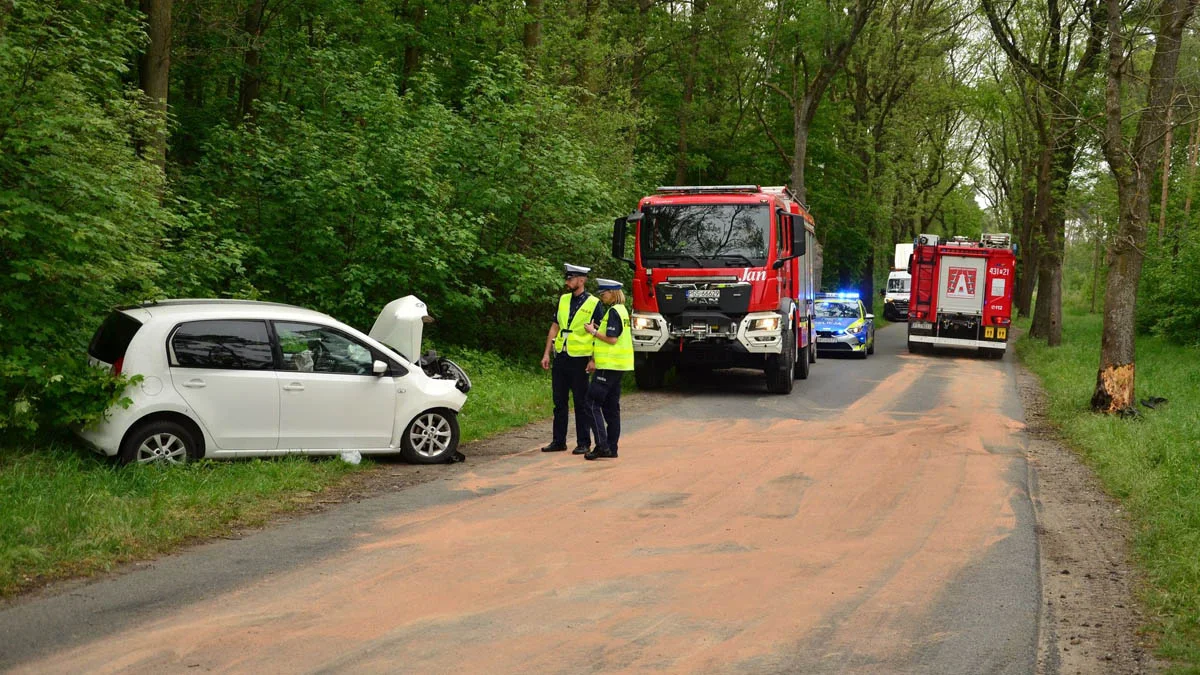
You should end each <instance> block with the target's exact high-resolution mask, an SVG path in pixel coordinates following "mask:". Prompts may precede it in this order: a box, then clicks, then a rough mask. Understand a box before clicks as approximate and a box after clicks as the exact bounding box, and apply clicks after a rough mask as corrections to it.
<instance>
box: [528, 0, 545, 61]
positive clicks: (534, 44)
mask: <svg viewBox="0 0 1200 675" xmlns="http://www.w3.org/2000/svg"><path fill="white" fill-rule="evenodd" d="M542 5H543V0H525V13H526V14H528V17H527V18H526V20H525V40H524V43H523V45H524V47H525V63H526V64H527V65H528V66H529V68H530V69H532V68H533V67H534V66H536V65H537V58H538V52H539V51H541V48H542Z"/></svg>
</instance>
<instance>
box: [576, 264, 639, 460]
mask: <svg viewBox="0 0 1200 675" xmlns="http://www.w3.org/2000/svg"><path fill="white" fill-rule="evenodd" d="M596 285H597V286H598V287H599V289H600V301H601V302H603V303H604V304H605V305H606V306H607V307H606V309H605V310H604V318H603V319H602V320H601V321H600V323H599V325H597V324H595V323H589V324H588V325H587V332H588V334H589V335H592V336H593V337H595V338H596V344H595V345H594V347H593V350H592V362H591V363H589V364H588V370H589V371H594V374H593V375H592V383H591V385H590V386H589V387H588V408H589V409H590V411H591V414H592V427H593V428H592V432H593V433H594V434H595V436H596V447H595V448H593V449H592V451H591V452H589V453H587V454H585V455H584V456H583V458H584V459H600V458H601V457H607V458H611V459H616V457H617V442H618V441H619V440H620V439H621V380H622V378H623V377H624V375H625V373H627V372H629V371H631V370H633V334H632V333H631V332H630V330H629V310H628V309H626V308H625V294H624V293H623V292H622V291H621V282H619V281H613V280H612V279H597V280H596Z"/></svg>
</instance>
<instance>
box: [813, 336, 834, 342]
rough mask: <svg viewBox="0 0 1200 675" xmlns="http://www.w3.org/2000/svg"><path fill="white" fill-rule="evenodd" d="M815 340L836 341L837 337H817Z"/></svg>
mask: <svg viewBox="0 0 1200 675" xmlns="http://www.w3.org/2000/svg"><path fill="white" fill-rule="evenodd" d="M817 342H837V338H823V337H819V338H817Z"/></svg>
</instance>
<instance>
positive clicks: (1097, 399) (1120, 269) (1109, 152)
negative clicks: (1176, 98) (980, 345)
mask: <svg viewBox="0 0 1200 675" xmlns="http://www.w3.org/2000/svg"><path fill="white" fill-rule="evenodd" d="M1197 1H1198V0H1164V2H1162V3H1161V5H1160V9H1159V11H1158V12H1157V16H1158V18H1159V26H1158V30H1157V31H1156V36H1155V40H1154V59H1153V61H1152V62H1151V65H1150V73H1149V81H1148V86H1147V89H1146V105H1145V106H1144V107H1143V108H1142V109H1141V112H1140V114H1139V117H1138V122H1137V131H1136V133H1135V134H1134V138H1133V143H1132V145H1129V144H1127V142H1126V139H1125V137H1124V134H1123V133H1122V122H1123V121H1124V110H1123V107H1122V102H1121V84H1122V78H1123V76H1124V72H1123V69H1124V64H1125V63H1126V54H1125V47H1124V46H1125V44H1126V41H1125V37H1124V33H1123V26H1122V23H1121V5H1122V3H1121V0H1107V7H1108V37H1109V66H1108V83H1107V87H1106V89H1105V130H1104V135H1103V138H1102V145H1103V148H1104V155H1105V158H1106V159H1107V160H1108V164H1109V167H1110V168H1111V169H1112V172H1113V176H1114V177H1115V178H1116V181H1117V200H1118V204H1119V207H1118V214H1119V217H1120V221H1119V224H1118V228H1117V234H1116V236H1115V237H1114V238H1113V240H1112V244H1111V245H1110V248H1109V260H1110V266H1109V273H1108V282H1107V284H1106V285H1105V291H1104V333H1103V335H1102V337H1101V339H1100V367H1099V369H1098V370H1097V372H1096V389H1095V391H1094V392H1093V394H1092V401H1091V406H1092V409H1093V410H1096V411H1101V412H1108V413H1115V412H1120V411H1123V410H1128V409H1131V408H1133V407H1134V406H1135V405H1136V398H1135V394H1136V392H1135V388H1134V381H1135V380H1134V376H1135V365H1134V312H1135V310H1136V307H1137V287H1138V281H1139V280H1140V279H1141V276H1142V262H1143V258H1144V253H1143V252H1142V251H1143V248H1144V246H1145V243H1146V225H1147V222H1148V221H1149V220H1150V177H1151V175H1152V174H1153V172H1154V167H1156V166H1157V165H1158V159H1159V157H1158V154H1157V153H1158V152H1160V149H1161V148H1162V145H1160V144H1159V143H1156V142H1154V141H1155V140H1156V139H1157V138H1159V136H1161V135H1163V134H1165V133H1166V126H1167V111H1168V109H1169V108H1170V106H1171V93H1172V92H1173V91H1174V89H1175V75H1176V71H1177V69H1178V66H1179V46H1180V42H1181V36H1182V34H1183V29H1184V27H1185V26H1186V25H1187V22H1188V20H1189V19H1191V17H1192V14H1193V13H1194V12H1195V10H1196V3H1197Z"/></svg>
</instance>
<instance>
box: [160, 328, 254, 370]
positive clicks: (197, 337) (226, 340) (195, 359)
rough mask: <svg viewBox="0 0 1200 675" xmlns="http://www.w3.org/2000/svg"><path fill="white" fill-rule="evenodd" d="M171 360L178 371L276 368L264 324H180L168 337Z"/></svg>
mask: <svg viewBox="0 0 1200 675" xmlns="http://www.w3.org/2000/svg"><path fill="white" fill-rule="evenodd" d="M170 357H171V365H173V366H178V367H180V368H222V369H227V370H268V369H270V368H272V367H273V366H274V365H275V356H274V354H273V353H272V352H271V339H270V337H268V335H267V324H266V322H264V321H250V320H216V321H191V322H187V323H181V324H179V325H178V326H177V327H176V328H175V331H174V332H173V333H172V334H171V340H170Z"/></svg>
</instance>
